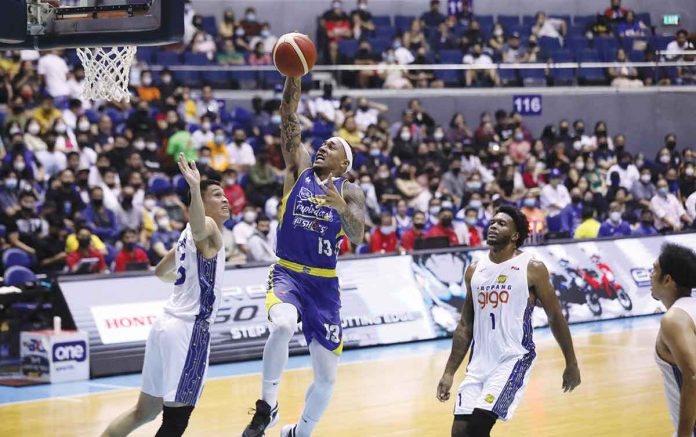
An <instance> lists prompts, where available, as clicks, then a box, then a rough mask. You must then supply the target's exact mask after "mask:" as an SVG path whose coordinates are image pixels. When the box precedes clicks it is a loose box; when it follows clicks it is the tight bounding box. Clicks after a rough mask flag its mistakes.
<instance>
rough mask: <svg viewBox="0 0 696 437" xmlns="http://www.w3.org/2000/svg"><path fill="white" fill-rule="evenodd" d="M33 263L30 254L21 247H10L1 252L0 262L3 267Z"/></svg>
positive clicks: (23, 265) (25, 265)
mask: <svg viewBox="0 0 696 437" xmlns="http://www.w3.org/2000/svg"><path fill="white" fill-rule="evenodd" d="M33 263H34V261H33V260H32V259H31V255H29V254H28V253H26V252H25V251H23V250H22V249H17V248H14V247H12V248H10V249H7V250H6V251H5V253H3V254H2V264H3V266H5V268H8V267H12V266H22V267H30V266H31V265H32V264H33Z"/></svg>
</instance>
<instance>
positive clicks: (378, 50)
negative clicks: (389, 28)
mask: <svg viewBox="0 0 696 437" xmlns="http://www.w3.org/2000/svg"><path fill="white" fill-rule="evenodd" d="M368 41H369V42H370V46H371V47H372V53H374V54H376V55H378V56H381V54H382V53H384V52H386V51H387V50H388V49H389V47H391V45H392V39H391V38H388V39H387V38H370V39H369V40H368Z"/></svg>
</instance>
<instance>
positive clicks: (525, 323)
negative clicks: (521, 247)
mask: <svg viewBox="0 0 696 437" xmlns="http://www.w3.org/2000/svg"><path fill="white" fill-rule="evenodd" d="M531 259H532V254H531V253H528V252H522V253H520V254H518V255H516V256H514V257H513V258H511V259H509V260H508V261H505V262H502V263H499V264H496V263H494V262H492V261H491V260H490V259H489V257H488V256H485V257H483V258H482V259H480V260H479V261H478V264H477V266H476V269H475V270H474V274H473V276H472V278H471V292H472V297H473V302H472V303H473V305H474V327H473V329H474V333H473V341H472V343H471V348H470V356H471V358H470V361H469V365H468V366H467V370H466V377H465V379H464V382H462V384H461V386H460V387H459V391H458V393H457V399H456V406H455V415H467V414H471V412H472V411H473V409H474V408H479V409H483V410H488V411H491V412H493V413H495V414H496V415H497V416H498V417H499V418H500V419H502V420H508V419H509V418H510V417H512V414H513V412H514V410H515V409H516V408H517V405H518V403H519V401H520V399H521V396H522V392H523V391H524V386H525V385H526V383H527V380H528V379H529V374H530V369H531V367H532V364H533V362H534V357H535V356H536V353H535V351H534V341H533V340H532V311H533V310H534V305H533V304H530V303H529V286H528V282H527V266H528V264H529V262H530V260H531Z"/></svg>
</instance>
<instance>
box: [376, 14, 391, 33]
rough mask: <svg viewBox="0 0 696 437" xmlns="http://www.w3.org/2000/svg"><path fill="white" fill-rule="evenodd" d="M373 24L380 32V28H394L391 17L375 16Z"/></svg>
mask: <svg viewBox="0 0 696 437" xmlns="http://www.w3.org/2000/svg"><path fill="white" fill-rule="evenodd" d="M372 23H374V25H375V29H377V30H379V28H380V27H392V19H391V16H389V15H373V16H372Z"/></svg>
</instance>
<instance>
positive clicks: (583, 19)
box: [573, 15, 597, 28]
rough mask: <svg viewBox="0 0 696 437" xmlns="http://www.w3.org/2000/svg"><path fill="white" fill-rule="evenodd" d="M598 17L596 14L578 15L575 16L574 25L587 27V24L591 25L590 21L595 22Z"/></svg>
mask: <svg viewBox="0 0 696 437" xmlns="http://www.w3.org/2000/svg"><path fill="white" fill-rule="evenodd" d="M596 19H597V16H596V15H576V16H574V17H573V25H575V26H582V27H584V28H587V26H589V25H590V23H594V21H595V20H596Z"/></svg>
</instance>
